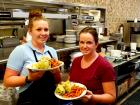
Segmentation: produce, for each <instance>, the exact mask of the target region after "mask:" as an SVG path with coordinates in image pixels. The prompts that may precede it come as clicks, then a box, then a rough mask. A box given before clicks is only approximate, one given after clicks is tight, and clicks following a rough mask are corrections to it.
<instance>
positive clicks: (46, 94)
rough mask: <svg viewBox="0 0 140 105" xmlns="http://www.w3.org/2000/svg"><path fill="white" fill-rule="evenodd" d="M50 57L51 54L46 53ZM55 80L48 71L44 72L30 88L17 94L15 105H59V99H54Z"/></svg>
mask: <svg viewBox="0 0 140 105" xmlns="http://www.w3.org/2000/svg"><path fill="white" fill-rule="evenodd" d="M33 54H34V56H35V60H36V61H38V60H37V57H36V54H35V51H34V50H33ZM48 54H49V55H50V56H51V58H52V55H51V53H50V52H49V51H48ZM55 88H56V85H55V79H54V76H53V74H52V73H51V72H50V71H46V72H45V73H44V75H43V76H42V77H41V78H40V79H38V80H36V81H34V82H33V83H32V84H31V86H30V87H29V88H28V89H26V90H25V91H23V92H22V93H20V94H19V99H18V101H17V105H60V104H59V103H60V102H59V99H58V98H56V97H55V95H54V91H55Z"/></svg>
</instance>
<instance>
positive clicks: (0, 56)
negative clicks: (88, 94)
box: [0, 40, 116, 64]
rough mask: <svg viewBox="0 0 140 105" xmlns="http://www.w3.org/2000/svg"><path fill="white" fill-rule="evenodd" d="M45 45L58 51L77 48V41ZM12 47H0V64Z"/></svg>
mask: <svg viewBox="0 0 140 105" xmlns="http://www.w3.org/2000/svg"><path fill="white" fill-rule="evenodd" d="M99 43H100V44H110V43H116V40H108V41H99ZM47 45H48V46H51V47H53V48H54V49H56V51H57V52H58V53H59V52H62V51H68V50H74V49H79V46H78V43H75V44H66V43H58V42H47ZM14 48H15V47H8V48H0V64H2V63H6V62H7V59H8V57H9V55H10V53H11V52H12V50H13V49H14Z"/></svg>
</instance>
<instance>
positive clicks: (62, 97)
mask: <svg viewBox="0 0 140 105" xmlns="http://www.w3.org/2000/svg"><path fill="white" fill-rule="evenodd" d="M71 84H72V85H73V84H75V85H78V86H80V87H83V88H85V90H84V91H83V93H82V94H81V95H80V96H78V97H72V98H67V97H64V96H62V95H60V94H58V93H56V92H55V93H54V94H55V96H56V97H57V98H59V99H62V100H77V99H79V98H81V97H83V96H84V95H85V94H86V93H87V88H86V86H85V85H83V84H81V83H74V82H71Z"/></svg>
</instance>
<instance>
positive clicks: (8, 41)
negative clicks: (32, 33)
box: [1, 37, 20, 47]
mask: <svg viewBox="0 0 140 105" xmlns="http://www.w3.org/2000/svg"><path fill="white" fill-rule="evenodd" d="M19 44H20V42H19V39H18V38H16V37H6V38H3V39H1V46H2V47H14V46H17V45H19Z"/></svg>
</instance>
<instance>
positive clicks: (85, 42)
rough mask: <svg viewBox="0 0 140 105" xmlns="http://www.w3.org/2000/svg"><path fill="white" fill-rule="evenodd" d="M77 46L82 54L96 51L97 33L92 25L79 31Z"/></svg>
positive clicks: (91, 53) (90, 53)
mask: <svg viewBox="0 0 140 105" xmlns="http://www.w3.org/2000/svg"><path fill="white" fill-rule="evenodd" d="M79 35H80V38H79V46H80V51H81V52H82V53H83V55H93V54H95V53H97V52H96V48H97V46H98V33H97V31H96V29H94V28H92V27H86V28H84V29H82V30H81V31H80V33H79Z"/></svg>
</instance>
